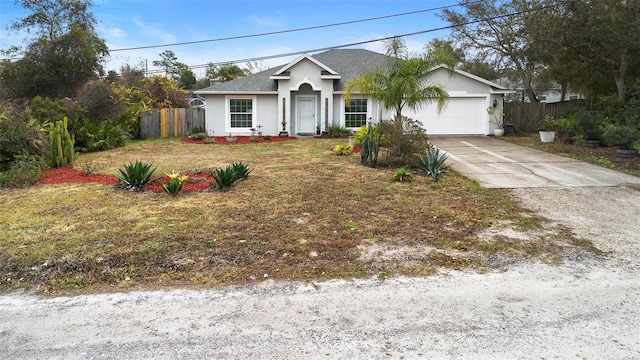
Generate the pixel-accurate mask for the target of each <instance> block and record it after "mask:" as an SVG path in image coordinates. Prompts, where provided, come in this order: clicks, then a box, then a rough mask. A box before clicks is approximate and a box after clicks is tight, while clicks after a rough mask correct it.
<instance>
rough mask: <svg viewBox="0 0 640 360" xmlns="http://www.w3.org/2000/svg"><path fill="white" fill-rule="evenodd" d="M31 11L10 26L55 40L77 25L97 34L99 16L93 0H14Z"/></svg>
mask: <svg viewBox="0 0 640 360" xmlns="http://www.w3.org/2000/svg"><path fill="white" fill-rule="evenodd" d="M14 2H15V3H16V4H17V5H19V6H21V7H22V8H24V9H26V10H28V11H30V12H31V13H30V14H29V15H27V16H26V17H24V18H22V19H19V20H16V21H13V22H12V23H11V24H10V28H11V29H13V30H16V31H20V30H26V31H27V32H34V33H35V34H37V35H38V37H45V38H46V39H48V40H54V39H56V38H58V37H60V36H62V35H63V34H66V33H69V32H70V31H71V30H72V29H73V28H74V27H76V28H77V27H80V28H81V29H82V30H84V31H86V32H88V33H90V34H93V35H96V31H95V24H96V19H95V17H94V16H93V13H91V12H90V11H89V9H90V8H91V7H92V6H93V2H92V1H91V0H14Z"/></svg>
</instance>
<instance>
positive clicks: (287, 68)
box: [273, 54, 338, 76]
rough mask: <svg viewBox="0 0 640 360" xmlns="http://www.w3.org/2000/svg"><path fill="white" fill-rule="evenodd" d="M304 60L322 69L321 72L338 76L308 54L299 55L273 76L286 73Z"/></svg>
mask: <svg viewBox="0 0 640 360" xmlns="http://www.w3.org/2000/svg"><path fill="white" fill-rule="evenodd" d="M305 59H306V60H309V61H311V62H312V63H314V64H316V65H318V67H320V68H321V69H322V71H326V72H327V73H329V74H331V75H338V73H337V72H336V71H334V70H332V69H331V68H330V67H328V66H326V65H325V64H323V63H321V62H320V61H318V60H316V59H315V58H313V57H311V56H309V55H308V54H303V55H301V56H300V57H298V58H297V59H295V60H293V61H292V62H290V63H288V64H287V65H285V66H284V67H282V68H281V69H280V70H278V71H276V72H275V73H274V74H273V75H274V76H278V75H281V74H283V73H284V72H285V71H288V70H289V69H291V68H292V67H294V66H295V65H296V64H297V63H299V62H301V61H302V60H305Z"/></svg>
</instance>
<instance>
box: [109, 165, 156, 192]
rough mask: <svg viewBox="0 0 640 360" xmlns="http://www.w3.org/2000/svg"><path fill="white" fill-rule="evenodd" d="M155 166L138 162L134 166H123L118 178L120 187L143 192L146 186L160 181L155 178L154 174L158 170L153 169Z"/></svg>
mask: <svg viewBox="0 0 640 360" xmlns="http://www.w3.org/2000/svg"><path fill="white" fill-rule="evenodd" d="M152 165H153V164H146V163H143V162H141V161H139V160H138V161H136V162H135V163H134V164H132V163H129V164H128V165H124V164H123V165H122V166H123V169H118V171H119V172H120V174H119V175H116V178H118V180H120V185H123V186H124V187H125V188H126V189H128V190H132V191H142V190H144V188H145V186H147V185H150V184H153V183H154V182H156V180H158V179H157V178H155V179H154V178H153V172H154V171H156V168H152V167H151V166H152Z"/></svg>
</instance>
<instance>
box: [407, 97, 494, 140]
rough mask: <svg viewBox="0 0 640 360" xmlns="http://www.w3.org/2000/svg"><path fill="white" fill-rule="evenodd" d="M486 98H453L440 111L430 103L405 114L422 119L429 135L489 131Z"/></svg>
mask: <svg viewBox="0 0 640 360" xmlns="http://www.w3.org/2000/svg"><path fill="white" fill-rule="evenodd" d="M485 101H486V99H485V98H451V99H449V101H448V102H447V106H446V107H445V108H444V109H442V112H441V113H438V107H437V106H436V105H435V104H429V105H427V106H425V107H423V108H422V109H420V110H418V111H417V112H412V111H411V110H408V111H404V112H403V114H404V115H405V116H407V117H410V118H412V119H414V120H417V121H420V122H421V123H422V126H423V127H424V128H425V129H427V134H429V135H472V134H473V135H475V134H485V133H486V131H487V112H486V110H485Z"/></svg>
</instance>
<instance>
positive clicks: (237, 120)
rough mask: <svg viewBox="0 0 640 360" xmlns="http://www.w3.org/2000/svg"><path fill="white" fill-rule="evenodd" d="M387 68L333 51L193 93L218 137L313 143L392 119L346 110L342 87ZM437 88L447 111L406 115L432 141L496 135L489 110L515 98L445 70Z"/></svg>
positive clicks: (354, 102)
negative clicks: (281, 137)
mask: <svg viewBox="0 0 640 360" xmlns="http://www.w3.org/2000/svg"><path fill="white" fill-rule="evenodd" d="M386 63H387V57H386V55H383V54H379V53H376V52H372V51H369V50H363V49H334V50H329V51H325V52H322V53H319V54H315V55H309V54H304V55H301V56H300V57H298V58H297V59H295V60H293V61H292V62H290V63H288V64H285V65H282V66H278V67H275V68H271V69H268V70H265V71H262V72H259V73H256V74H252V75H249V76H246V77H243V78H239V79H236V80H232V81H228V82H224V83H216V84H214V85H212V86H210V87H207V88H204V89H201V90H198V91H195V93H196V94H198V95H201V96H203V97H205V98H206V109H207V112H206V127H207V130H208V131H210V130H214V132H215V134H216V135H226V134H229V133H232V134H234V135H249V134H250V133H251V131H250V129H251V128H257V127H258V126H259V125H260V126H261V130H262V132H263V134H265V135H277V134H278V133H279V132H280V131H287V132H288V133H289V134H292V135H312V134H316V132H317V131H324V130H325V129H326V128H327V127H328V126H331V125H339V126H343V127H347V128H352V129H357V128H359V127H361V126H363V125H365V124H366V123H367V120H368V119H371V120H372V121H373V122H374V123H375V122H378V121H380V120H381V118H382V120H385V119H391V110H387V109H384V107H383V106H382V105H381V104H379V103H378V102H377V101H376V100H375V99H372V98H369V97H365V96H362V95H359V94H353V95H352V96H351V99H350V101H349V103H348V104H345V101H344V87H345V84H346V83H347V81H349V80H350V79H353V78H355V77H357V76H360V75H362V74H365V73H367V72H369V71H371V70H372V69H374V68H375V67H384V66H385V64H386ZM432 82H433V83H437V84H440V85H442V86H443V87H444V88H445V89H446V90H447V92H448V93H449V95H450V97H451V99H450V101H449V102H448V105H447V106H446V108H445V109H443V110H442V111H441V112H438V111H437V107H436V105H435V104H426V105H425V106H423V107H422V108H421V109H420V110H419V111H416V112H411V111H405V112H404V114H405V115H406V116H408V117H411V118H413V119H415V120H419V121H420V122H422V124H423V126H424V127H425V128H426V130H427V133H428V134H432V135H433V134H484V135H488V134H492V133H493V125H492V124H491V123H490V122H489V114H488V113H487V108H488V107H489V106H493V105H494V104H496V105H497V107H498V109H501V107H502V99H503V96H504V95H505V94H507V93H512V92H513V91H511V90H509V89H507V88H505V87H503V86H501V85H498V84H495V83H492V82H490V81H488V80H485V79H482V78H479V77H477V76H474V75H472V74H469V73H466V72H464V71H460V70H456V71H455V74H454V75H453V76H450V74H449V72H448V71H447V70H446V69H445V68H444V67H440V68H437V69H436V72H435V76H434V77H433V78H432Z"/></svg>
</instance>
